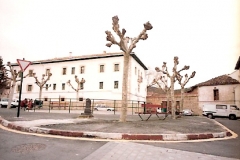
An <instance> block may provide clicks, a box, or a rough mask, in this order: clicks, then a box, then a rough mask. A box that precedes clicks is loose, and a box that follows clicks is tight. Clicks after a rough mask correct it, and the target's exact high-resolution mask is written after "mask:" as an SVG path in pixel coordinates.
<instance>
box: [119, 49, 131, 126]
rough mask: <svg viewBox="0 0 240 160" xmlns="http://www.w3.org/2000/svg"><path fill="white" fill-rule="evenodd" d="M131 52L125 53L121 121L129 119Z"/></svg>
mask: <svg viewBox="0 0 240 160" xmlns="http://www.w3.org/2000/svg"><path fill="white" fill-rule="evenodd" d="M129 58H130V54H129V53H125V54H124V65H123V80H122V108H121V114H120V120H119V121H120V122H126V119H127V100H128V71H129Z"/></svg>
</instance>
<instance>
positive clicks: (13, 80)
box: [6, 62, 29, 108]
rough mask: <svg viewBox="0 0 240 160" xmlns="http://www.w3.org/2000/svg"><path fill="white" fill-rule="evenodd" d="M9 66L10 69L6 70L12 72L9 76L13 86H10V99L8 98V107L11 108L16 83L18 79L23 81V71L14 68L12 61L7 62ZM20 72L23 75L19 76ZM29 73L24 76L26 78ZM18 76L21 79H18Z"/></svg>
mask: <svg viewBox="0 0 240 160" xmlns="http://www.w3.org/2000/svg"><path fill="white" fill-rule="evenodd" d="M7 66H8V67H9V70H6V71H8V72H10V74H11V77H10V78H9V79H10V81H11V86H10V93H9V100H8V106H7V108H11V101H12V99H13V94H14V90H15V86H16V83H17V82H18V81H21V76H23V73H22V72H21V71H18V72H17V71H16V70H14V69H13V67H12V65H11V63H10V62H8V63H7ZM20 74H22V75H21V76H19V75H20ZM28 75H29V74H27V75H26V76H24V77H23V78H26V77H27V76H28ZM18 77H19V79H17V78H18Z"/></svg>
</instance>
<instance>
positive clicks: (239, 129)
mask: <svg viewBox="0 0 240 160" xmlns="http://www.w3.org/2000/svg"><path fill="white" fill-rule="evenodd" d="M215 120H216V121H218V122H220V123H221V124H223V125H224V126H226V127H227V128H229V129H230V130H232V131H234V132H235V133H237V134H238V137H237V138H235V139H229V140H220V141H219V140H218V141H210V142H201V141H200V142H188V143H142V144H148V145H153V146H159V147H164V148H171V149H178V150H184V151H190V152H198V153H204V154H211V155H216V156H222V157H228V158H238V159H240V137H239V136H240V119H239V120H229V119H227V118H216V119H215Z"/></svg>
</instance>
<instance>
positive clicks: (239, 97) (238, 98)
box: [229, 70, 240, 107]
mask: <svg viewBox="0 0 240 160" xmlns="http://www.w3.org/2000/svg"><path fill="white" fill-rule="evenodd" d="M229 76H230V77H232V78H234V79H236V80H238V81H239V82H240V70H236V71H234V72H233V73H231V74H229ZM234 93H235V102H236V104H237V106H238V107H240V85H238V86H237V87H236V88H234Z"/></svg>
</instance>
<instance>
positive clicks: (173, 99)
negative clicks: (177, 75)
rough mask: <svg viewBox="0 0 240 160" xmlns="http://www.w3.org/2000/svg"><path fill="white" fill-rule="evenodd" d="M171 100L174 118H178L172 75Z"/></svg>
mask: <svg viewBox="0 0 240 160" xmlns="http://www.w3.org/2000/svg"><path fill="white" fill-rule="evenodd" d="M171 101H172V119H176V113H175V112H176V108H175V107H176V104H175V97H174V77H173V76H172V77H171Z"/></svg>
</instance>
